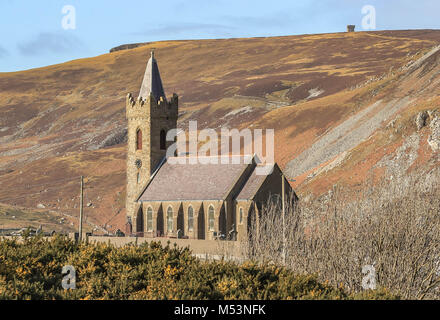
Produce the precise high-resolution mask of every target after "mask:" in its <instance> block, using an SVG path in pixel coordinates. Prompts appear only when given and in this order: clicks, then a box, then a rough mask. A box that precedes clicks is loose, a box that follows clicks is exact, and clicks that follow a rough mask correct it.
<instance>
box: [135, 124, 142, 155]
mask: <svg viewBox="0 0 440 320" xmlns="http://www.w3.org/2000/svg"><path fill="white" fill-rule="evenodd" d="M136 150H142V130H141V129H137V131H136Z"/></svg>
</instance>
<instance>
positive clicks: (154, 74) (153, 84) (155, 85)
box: [139, 50, 166, 100]
mask: <svg viewBox="0 0 440 320" xmlns="http://www.w3.org/2000/svg"><path fill="white" fill-rule="evenodd" d="M150 93H152V94H153V96H154V97H155V98H156V100H159V99H160V97H163V98H164V99H166V97H165V91H164V90H163V86H162V80H161V78H160V73H159V67H158V66H157V61H156V59H155V58H154V50H151V57H150V60H148V63H147V68H146V69H145V74H144V80H143V81H142V86H141V90H140V92H139V96H140V97H142V99H145V98H147V97H148V96H149V95H150Z"/></svg>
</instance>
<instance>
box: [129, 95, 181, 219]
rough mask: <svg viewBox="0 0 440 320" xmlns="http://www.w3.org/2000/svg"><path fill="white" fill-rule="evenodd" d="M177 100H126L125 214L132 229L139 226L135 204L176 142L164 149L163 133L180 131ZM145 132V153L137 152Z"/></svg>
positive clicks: (168, 142) (151, 97)
mask: <svg viewBox="0 0 440 320" xmlns="http://www.w3.org/2000/svg"><path fill="white" fill-rule="evenodd" d="M177 116H178V97H177V95H173V97H172V99H171V100H170V101H166V100H164V99H163V98H161V99H160V100H159V101H156V99H155V98H154V97H153V96H152V95H150V97H147V98H145V99H141V98H138V99H137V100H135V99H134V98H133V96H132V95H131V94H128V95H127V99H126V118H127V121H128V128H127V131H128V132H127V140H128V141H127V191H126V192H127V197H126V211H127V217H130V219H131V221H132V225H133V227H135V226H136V209H137V208H136V203H135V200H136V198H137V197H138V195H139V194H140V192H141V191H142V189H143V188H144V187H145V185H146V184H147V182H148V180H149V179H150V176H151V174H152V173H153V171H154V169H155V168H156V167H157V165H158V164H159V163H160V161H161V160H162V159H163V158H164V157H165V155H166V149H167V148H168V147H169V146H170V145H171V144H172V143H173V141H165V148H161V145H160V142H161V141H160V140H161V131H162V130H164V132H165V133H167V132H168V131H169V130H171V129H175V128H176V127H177ZM138 130H141V131H142V149H140V150H139V149H137V146H138V144H137V137H138V135H137V132H138Z"/></svg>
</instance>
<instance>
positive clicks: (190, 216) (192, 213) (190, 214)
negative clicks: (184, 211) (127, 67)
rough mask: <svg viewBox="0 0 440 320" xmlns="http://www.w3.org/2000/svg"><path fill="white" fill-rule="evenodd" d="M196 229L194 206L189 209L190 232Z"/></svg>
mask: <svg viewBox="0 0 440 320" xmlns="http://www.w3.org/2000/svg"><path fill="white" fill-rule="evenodd" d="M193 229H194V209H193V207H192V206H189V207H188V231H193Z"/></svg>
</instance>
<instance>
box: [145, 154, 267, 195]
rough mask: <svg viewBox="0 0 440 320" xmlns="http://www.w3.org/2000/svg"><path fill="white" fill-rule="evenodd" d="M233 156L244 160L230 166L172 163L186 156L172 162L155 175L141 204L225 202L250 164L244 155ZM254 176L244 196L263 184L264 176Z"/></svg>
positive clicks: (219, 163)
mask: <svg viewBox="0 0 440 320" xmlns="http://www.w3.org/2000/svg"><path fill="white" fill-rule="evenodd" d="M233 157H235V158H237V157H238V158H240V159H239V162H240V163H238V164H234V163H232V161H229V163H228V164H222V163H221V161H220V160H218V161H217V162H218V163H216V164H213V163H208V164H201V163H199V162H197V163H196V164H188V163H186V164H172V163H170V162H172V161H174V160H176V159H178V158H182V157H174V159H172V158H171V159H168V161H166V162H164V164H163V165H162V166H161V167H160V168H159V169H158V170H157V171H156V173H155V174H154V175H153V176H152V178H151V179H150V182H149V184H148V185H147V187H146V188H145V189H144V191H143V192H142V194H141V196H140V197H139V201H184V200H223V199H225V198H226V196H227V195H228V193H229V192H230V190H231V188H232V187H233V186H234V185H235V183H237V180H238V178H239V177H240V176H241V175H242V174H243V172H244V170H245V169H246V167H247V166H249V165H250V164H247V163H245V161H244V158H243V157H242V156H241V157H239V156H233ZM184 158H186V159H188V158H189V157H184ZM207 158H209V159H212V158H216V157H207ZM228 158H229V159H230V160H232V158H231V157H228ZM253 175H255V173H252V174H251V175H250V179H248V181H247V182H246V184H245V186H244V188H243V190H245V192H244V193H243V196H245V195H247V194H250V193H251V192H252V190H256V187H255V184H258V183H259V182H260V181H261V180H260V176H257V177H258V178H252V177H253ZM264 177H265V176H264ZM248 183H249V184H250V185H249V186H248Z"/></svg>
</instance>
